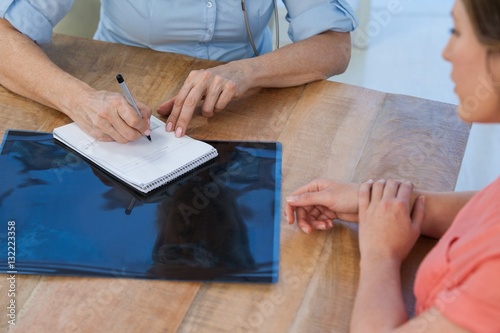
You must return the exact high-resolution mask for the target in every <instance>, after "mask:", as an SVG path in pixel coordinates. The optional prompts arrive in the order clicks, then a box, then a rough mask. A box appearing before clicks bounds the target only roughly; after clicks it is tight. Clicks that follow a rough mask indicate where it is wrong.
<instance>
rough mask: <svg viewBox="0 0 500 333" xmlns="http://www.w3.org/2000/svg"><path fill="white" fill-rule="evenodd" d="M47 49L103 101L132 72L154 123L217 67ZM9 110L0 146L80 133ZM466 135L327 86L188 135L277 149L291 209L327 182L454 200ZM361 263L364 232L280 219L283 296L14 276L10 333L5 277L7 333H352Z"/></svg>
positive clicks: (45, 113)
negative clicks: (162, 109)
mask: <svg viewBox="0 0 500 333" xmlns="http://www.w3.org/2000/svg"><path fill="white" fill-rule="evenodd" d="M45 50H46V52H47V53H48V55H49V56H50V58H52V59H53V61H55V62H56V63H57V64H58V65H59V66H60V67H62V68H63V69H64V70H66V71H68V72H70V73H71V74H73V75H75V76H76V77H78V78H80V79H82V80H83V81H86V82H87V83H89V84H90V85H91V86H93V87H95V88H97V89H106V90H114V91H117V92H118V91H119V87H118V85H117V84H116V80H115V74H116V73H117V72H121V73H123V74H124V76H125V77H126V78H127V81H128V84H129V87H130V88H131V90H132V91H133V92H134V95H135V96H136V98H137V99H138V100H140V101H142V102H144V103H147V104H149V105H150V106H151V107H152V108H153V110H155V109H156V107H157V106H158V105H159V104H160V103H161V102H162V101H164V100H166V99H167V98H169V97H171V96H174V95H175V94H176V92H177V91H178V90H179V89H180V87H181V85H182V83H183V82H184V79H185V78H186V77H187V75H188V73H189V72H190V71H191V70H193V69H199V68H205V67H210V66H214V65H215V63H214V62H210V61H205V60H199V59H194V58H190V57H186V56H182V55H176V54H168V53H158V52H154V51H151V50H146V49H140V48H134V47H128V46H123V45H116V44H110V43H103V42H97V41H91V40H86V39H80V38H76V37H69V36H62V35H56V36H55V37H54V39H53V41H52V43H51V44H50V45H48V46H46V47H45ZM429 75H431V73H429ZM40 79H43V78H40ZM0 109H1V111H0V135H3V133H4V132H5V130H6V129H9V128H17V129H24V130H36V131H52V130H53V129H54V127H56V126H60V125H63V124H65V123H68V122H70V119H69V118H68V117H66V116H64V115H62V114H61V113H59V112H57V111H55V110H52V109H50V108H48V107H44V106H42V105H40V104H37V103H35V102H32V101H30V100H28V99H25V98H22V97H20V96H18V95H15V94H13V93H11V92H9V91H7V90H5V89H4V88H2V87H0ZM163 119H165V118H163ZM468 133H469V126H467V125H464V124H462V123H461V121H460V120H459V119H458V117H457V116H456V113H455V106H453V105H449V104H443V103H438V102H433V101H428V100H423V99H419V98H414V97H408V96H401V95H394V94H386V93H382V92H378V91H373V90H368V89H363V88H360V87H355V86H351V85H346V84H340V83H335V82H330V81H320V82H315V83H311V84H307V85H304V86H299V87H294V88H287V89H264V90H262V91H261V92H259V93H257V94H256V95H253V96H251V97H248V98H245V99H241V100H238V101H234V102H232V103H231V104H230V105H229V106H228V107H227V108H226V110H224V111H223V112H221V113H219V114H217V115H216V116H215V117H214V118H213V119H206V118H203V117H201V116H200V115H197V116H195V117H194V119H193V120H192V122H191V124H190V126H189V129H188V132H187V134H188V135H190V136H192V137H194V138H197V139H213V140H272V141H280V142H281V143H282V144H283V184H282V191H283V192H282V199H284V197H285V196H286V195H287V194H289V193H290V192H291V191H292V190H294V189H296V188H297V187H299V186H301V185H303V184H305V183H306V182H309V181H310V180H312V179H314V178H317V177H329V178H333V179H336V180H341V181H354V182H360V181H364V180H366V179H369V178H374V179H376V178H379V177H385V178H389V177H395V178H400V179H401V178H405V179H409V180H411V181H413V182H414V183H415V184H416V187H417V188H420V189H429V190H453V188H454V185H455V181H456V178H457V174H458V171H459V167H460V163H461V160H462V156H463V152H464V149H465V144H466V140H467V137H468ZM283 206H284V205H282V210H283ZM1 209H8V207H1ZM4 222H5V221H2V225H5V223H4ZM2 233H3V231H2ZM434 242H435V241H434V240H431V239H429V238H425V237H421V239H420V240H419V242H418V243H417V246H416V247H415V249H414V251H412V253H411V255H410V257H409V258H408V260H407V261H406V262H405V264H404V266H403V270H402V274H403V285H404V288H403V289H404V298H405V302H406V305H407V308H408V311H409V312H411V311H412V307H413V304H414V298H413V293H412V284H413V276H414V274H415V271H416V268H417V266H418V264H419V262H420V260H421V259H422V258H423V256H424V255H425V254H426V253H427V251H428V250H429V249H430V247H432V246H433V244H434ZM3 244H5V243H4V241H3V240H2V246H4V245H3ZM358 261H359V253H358V239H357V226H356V225H354V224H349V223H343V222H338V223H336V224H335V227H334V228H333V230H331V231H329V232H316V233H314V234H312V235H305V234H303V233H302V232H299V231H298V228H297V226H296V225H291V226H290V225H288V224H287V223H286V222H285V220H284V218H283V219H282V223H281V258H280V280H279V282H278V283H277V284H273V285H267V284H264V285H262V284H235V283H195V282H175V281H153V280H133V279H118V278H117V279H108V278H102V279H101V278H76V277H74V278H71V277H49V276H43V277H42V276H21V275H18V276H17V277H16V283H17V285H16V303H17V321H16V323H17V325H16V326H15V327H14V326H11V325H9V324H8V323H7V319H8V317H7V316H6V306H7V305H8V303H7V302H8V297H7V291H6V290H7V289H8V281H7V279H6V278H5V275H2V278H1V279H0V281H1V282H0V286H1V294H0V308H1V309H2V310H0V314H1V317H0V318H1V320H0V331H9V332H11V331H12V332H174V331H180V332H196V333H199V332H300V333H302V332H326V331H332V332H346V331H347V330H348V325H349V320H350V315H351V310H352V306H353V301H354V297H355V293H356V288H357V283H358V274H359V267H358Z"/></svg>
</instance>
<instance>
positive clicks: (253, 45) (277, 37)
mask: <svg viewBox="0 0 500 333" xmlns="http://www.w3.org/2000/svg"><path fill="white" fill-rule="evenodd" d="M273 4H274V25H275V29H274V30H275V32H276V45H275V47H276V49H277V48H279V46H280V40H279V36H280V28H279V20H278V4H277V2H276V0H273ZM241 10H242V11H243V16H244V17H245V25H246V27H247V34H248V38H249V39H250V44H252V49H253V53H255V56H257V57H258V56H259V51H257V47H255V42H254V40H253V36H252V31H250V23H248V14H247V10H246V8H245V0H241Z"/></svg>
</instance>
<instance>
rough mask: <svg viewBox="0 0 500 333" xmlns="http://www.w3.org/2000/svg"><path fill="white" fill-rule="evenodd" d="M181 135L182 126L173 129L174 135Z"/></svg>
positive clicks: (178, 136)
mask: <svg viewBox="0 0 500 333" xmlns="http://www.w3.org/2000/svg"><path fill="white" fill-rule="evenodd" d="M181 135H182V128H180V127H177V129H176V130H175V137H176V138H180V137H181Z"/></svg>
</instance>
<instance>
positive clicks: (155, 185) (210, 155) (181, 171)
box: [141, 149, 219, 192]
mask: <svg viewBox="0 0 500 333" xmlns="http://www.w3.org/2000/svg"><path fill="white" fill-rule="evenodd" d="M218 155H219V154H218V152H217V150H216V149H214V150H211V151H210V152H209V153H207V154H205V155H203V156H201V157H199V158H197V159H196V160H194V161H192V162H190V163H188V164H185V165H183V166H181V167H179V168H177V169H175V170H174V171H172V172H170V173H168V174H166V175H165V176H162V177H160V178H158V179H155V180H153V181H152V182H150V183H148V184H145V185H144V184H141V188H142V189H143V190H144V191H146V192H149V191H152V190H154V189H155V188H158V187H160V186H162V185H165V184H166V183H168V182H169V181H172V180H174V179H176V178H177V177H180V176H182V175H183V174H185V173H186V172H189V171H191V170H193V169H195V168H197V167H198V166H200V165H202V164H204V163H206V162H208V161H210V160H211V159H213V158H215V157H217V156H218Z"/></svg>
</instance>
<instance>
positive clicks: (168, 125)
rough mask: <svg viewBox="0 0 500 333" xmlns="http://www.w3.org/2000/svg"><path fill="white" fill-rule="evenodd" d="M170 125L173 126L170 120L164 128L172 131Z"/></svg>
mask: <svg viewBox="0 0 500 333" xmlns="http://www.w3.org/2000/svg"><path fill="white" fill-rule="evenodd" d="M172 127H173V124H172V123H171V122H168V123H167V128H166V130H167V132H170V131H172Z"/></svg>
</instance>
